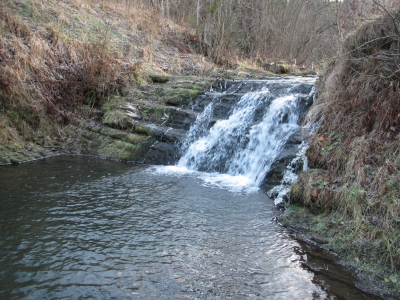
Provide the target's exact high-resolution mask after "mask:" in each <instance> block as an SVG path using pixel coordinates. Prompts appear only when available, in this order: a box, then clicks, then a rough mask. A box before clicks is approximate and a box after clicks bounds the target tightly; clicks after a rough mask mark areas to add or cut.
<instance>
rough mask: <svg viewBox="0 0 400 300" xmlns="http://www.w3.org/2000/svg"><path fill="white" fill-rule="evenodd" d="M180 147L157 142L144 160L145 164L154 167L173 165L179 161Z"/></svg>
mask: <svg viewBox="0 0 400 300" xmlns="http://www.w3.org/2000/svg"><path fill="white" fill-rule="evenodd" d="M178 153H179V147H178V146H177V145H176V144H171V143H164V142H160V141H157V142H156V143H154V144H153V145H152V146H151V147H150V150H149V151H148V152H147V153H146V155H145V156H144V158H143V161H142V162H143V163H146V164H152V165H173V164H175V163H176V161H177V160H178Z"/></svg>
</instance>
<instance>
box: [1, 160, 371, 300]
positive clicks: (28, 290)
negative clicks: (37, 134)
mask: <svg viewBox="0 0 400 300" xmlns="http://www.w3.org/2000/svg"><path fill="white" fill-rule="evenodd" d="M210 176H211V177H212V176H213V175H209V174H208V175H207V174H206V173H202V172H197V171H193V172H188V171H185V172H179V171H178V170H173V168H172V170H171V168H170V167H157V166H145V165H142V166H140V165H134V164H129V163H120V162H113V161H107V160H101V159H96V158H92V157H71V156H58V157H53V158H48V159H44V160H41V161H37V162H33V163H28V164H22V165H18V166H7V167H1V168H0V199H1V207H2V208H1V210H0V228H1V230H0V298H1V299H374V298H373V297H372V296H371V295H368V294H365V293H363V292H361V291H360V290H358V289H357V288H356V287H355V283H356V282H357V279H356V278H355V277H354V276H352V275H351V274H350V273H348V272H347V271H345V270H344V269H342V268H341V267H339V266H337V265H335V264H334V258H333V257H330V256H328V255H326V254H324V253H323V252H322V251H320V250H318V249H314V248H312V247H311V246H309V245H303V244H300V243H299V242H298V241H296V240H295V239H293V237H292V236H291V233H290V232H289V231H287V230H286V229H284V228H282V227H280V226H278V225H277V224H276V222H275V219H274V218H275V216H276V215H277V213H279V212H278V211H277V210H276V209H275V206H274V203H273V201H272V200H271V199H270V198H268V197H267V195H266V194H265V193H264V192H262V191H261V190H251V191H249V190H235V189H231V188H229V187H228V188H227V187H222V186H218V185H216V184H215V181H210V180H208V179H207V178H208V177H210ZM225 180H227V179H226V178H225ZM310 266H311V268H310ZM312 270H314V271H312ZM315 270H317V271H315ZM318 270H320V271H318Z"/></svg>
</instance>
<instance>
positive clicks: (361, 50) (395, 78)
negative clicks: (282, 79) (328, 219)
mask: <svg viewBox="0 0 400 300" xmlns="http://www.w3.org/2000/svg"><path fill="white" fill-rule="evenodd" d="M393 15H395V16H397V17H396V20H395V22H394V20H393V18H390V17H388V16H386V17H382V18H379V19H377V20H376V21H374V22H371V23H369V24H366V25H364V26H363V27H361V28H360V29H359V30H358V31H357V32H355V33H353V34H352V35H351V36H349V37H348V39H347V40H346V42H345V49H344V53H343V55H342V57H340V58H338V59H336V60H335V61H333V62H332V63H331V64H330V65H329V66H328V69H327V71H326V73H325V75H324V76H323V77H322V78H321V79H320V84H319V88H318V89H319V99H318V101H317V103H316V106H315V107H314V108H313V110H312V111H311V113H312V114H313V116H309V117H310V118H314V119H318V118H320V119H322V123H321V126H320V128H319V129H318V131H317V132H316V133H315V135H314V137H313V138H312V139H311V144H310V148H309V149H308V152H307V155H308V157H309V163H310V167H311V168H317V169H322V170H324V172H323V173H318V172H317V173H313V172H312V171H310V172H308V173H306V174H304V175H303V176H302V177H301V178H300V182H299V185H300V186H301V188H299V187H297V189H296V190H293V191H292V192H293V193H292V196H293V201H294V202H302V203H305V204H306V205H308V206H310V207H311V208H312V209H313V210H314V211H321V210H324V209H329V210H333V211H334V212H337V213H340V214H341V215H342V216H343V217H344V218H350V219H352V220H353V221H354V222H353V224H354V230H355V231H357V230H359V228H363V230H361V231H360V232H359V233H360V234H359V238H360V240H359V241H360V243H361V240H362V243H363V245H369V249H370V251H371V253H375V254H376V255H377V254H379V255H380V256H381V257H382V262H383V263H388V264H389V265H391V266H392V268H393V269H397V270H399V269H400V217H399V216H400V164H399V151H400V150H399V148H400V135H399V133H400V52H399V45H400V35H399V32H398V28H400V12H394V13H393ZM394 24H396V26H394ZM315 182H326V184H324V185H323V186H319V187H317V186H316V184H315ZM314 190H315V192H314ZM313 192H314V193H313ZM372 219H373V220H374V221H373V226H371V227H370V226H368V228H369V229H368V230H367V229H366V228H367V227H366V226H365V225H362V224H364V223H365V222H367V223H368V220H372ZM360 226H361V227H360ZM364 227H365V228H364ZM377 232H380V234H379V235H377V234H376V233H377ZM368 237H369V238H368Z"/></svg>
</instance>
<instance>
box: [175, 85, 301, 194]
mask: <svg viewBox="0 0 400 300" xmlns="http://www.w3.org/2000/svg"><path fill="white" fill-rule="evenodd" d="M296 84H297V85H299V84H300V82H298V81H294V83H292V84H287V85H286V86H284V88H280V89H279V91H278V92H277V90H276V89H274V86H273V85H271V83H270V85H267V84H266V85H264V86H262V85H261V88H259V89H258V90H256V91H250V92H247V93H245V94H244V95H243V96H242V97H241V98H240V100H239V101H238V102H237V103H236V105H234V106H233V108H232V109H231V112H230V114H229V115H228V116H227V118H226V119H223V120H218V121H217V122H216V123H215V124H214V125H213V126H212V127H211V128H209V124H210V120H211V119H212V116H213V107H214V104H215V103H218V101H220V100H219V99H218V97H215V98H214V100H213V101H212V102H211V103H210V104H209V105H208V106H207V107H206V109H205V110H204V112H203V113H202V114H200V115H199V117H198V118H197V120H196V122H195V124H194V125H193V126H192V127H191V130H190V131H189V134H188V136H187V138H186V140H185V142H184V143H183V148H182V149H183V152H184V155H183V156H182V157H181V159H180V160H179V162H178V164H177V166H178V167H185V168H187V169H190V170H195V171H202V172H218V173H220V174H229V175H231V176H242V177H245V178H246V179H247V181H248V182H250V184H251V185H252V186H259V185H260V184H261V183H262V181H263V179H264V177H265V175H266V174H267V172H268V171H269V170H270V168H271V165H272V164H273V162H274V161H275V160H276V158H277V157H278V156H279V153H280V151H281V150H282V147H283V146H284V145H285V143H286V142H287V140H288V139H289V137H290V136H291V135H292V134H293V133H295V132H296V131H298V130H299V128H300V125H299V99H300V98H301V97H303V98H304V94H301V93H299V92H298V91H296V89H293V86H295V85H296ZM271 90H272V91H271ZM260 111H261V112H262V114H261V115H260ZM208 128H209V129H208Z"/></svg>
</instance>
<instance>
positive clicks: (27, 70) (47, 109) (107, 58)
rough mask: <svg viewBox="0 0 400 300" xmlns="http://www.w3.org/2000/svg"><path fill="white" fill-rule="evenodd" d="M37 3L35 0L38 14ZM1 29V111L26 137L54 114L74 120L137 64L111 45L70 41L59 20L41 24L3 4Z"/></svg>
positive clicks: (112, 91) (57, 118) (119, 85)
mask: <svg viewBox="0 0 400 300" xmlns="http://www.w3.org/2000/svg"><path fill="white" fill-rule="evenodd" d="M37 3H40V2H34V1H30V4H31V5H32V6H31V7H32V9H33V13H37V14H38V11H37V6H38V5H36V4H37ZM17 4H18V3H17ZM64 22H66V21H64ZM0 32H1V33H2V34H1V36H0V59H1V64H0V89H1V91H0V92H1V97H0V101H1V106H2V109H1V112H2V114H4V115H5V116H6V117H7V119H8V120H9V122H11V123H12V124H10V125H11V126H13V127H15V128H17V129H18V131H19V133H20V134H21V135H22V136H23V137H25V138H29V132H30V133H32V132H34V131H35V130H37V129H38V128H40V127H41V124H42V123H43V120H46V119H47V118H48V117H50V118H51V119H53V120H55V121H58V122H64V123H68V122H70V121H71V116H72V115H71V112H72V111H73V110H74V108H75V107H76V106H77V105H80V104H82V103H83V101H84V100H85V99H88V98H90V99H91V100H90V101H92V102H93V103H95V102H96V101H98V100H99V99H101V98H102V97H104V96H107V95H109V94H115V93H118V92H120V90H121V88H123V87H124V86H126V85H127V83H128V80H129V76H130V74H131V73H132V72H133V70H134V68H135V67H136V65H135V64H133V63H131V62H129V61H122V60H121V59H120V56H119V54H118V53H113V52H111V51H110V50H109V49H108V47H107V45H106V44H105V43H100V42H96V41H95V42H82V41H79V40H70V39H68V38H66V36H65V35H63V34H62V33H61V32H60V31H59V30H58V29H57V26H55V24H53V23H44V24H42V25H41V26H35V25H34V24H32V23H29V22H26V21H24V20H23V19H22V18H21V17H20V16H19V15H17V14H16V13H15V12H14V11H13V10H12V9H9V8H8V7H7V6H3V5H2V6H1V11H0ZM8 136H10V135H8ZM4 138H5V137H4V135H2V142H4Z"/></svg>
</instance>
